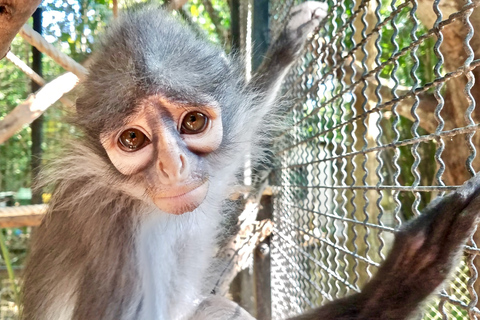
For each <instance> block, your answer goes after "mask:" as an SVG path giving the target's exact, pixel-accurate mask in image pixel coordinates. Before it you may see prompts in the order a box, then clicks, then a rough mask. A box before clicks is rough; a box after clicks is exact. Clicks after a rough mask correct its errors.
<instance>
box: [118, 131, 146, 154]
mask: <svg viewBox="0 0 480 320" xmlns="http://www.w3.org/2000/svg"><path fill="white" fill-rule="evenodd" d="M149 143H150V140H149V139H148V137H147V136H146V135H145V134H144V133H143V132H142V131H140V130H138V129H133V128H132V129H127V130H125V131H123V132H122V134H121V135H120V137H118V145H119V147H120V148H121V149H122V150H123V151H127V152H132V151H137V150H140V149H142V148H143V147H145V146H146V145H147V144H149Z"/></svg>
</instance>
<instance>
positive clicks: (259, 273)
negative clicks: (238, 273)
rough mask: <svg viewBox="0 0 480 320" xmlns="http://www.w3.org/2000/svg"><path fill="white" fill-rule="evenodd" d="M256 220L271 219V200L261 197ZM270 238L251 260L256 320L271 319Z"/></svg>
mask: <svg viewBox="0 0 480 320" xmlns="http://www.w3.org/2000/svg"><path fill="white" fill-rule="evenodd" d="M260 205H261V208H260V210H259V211H258V216H257V220H263V219H271V218H272V212H273V198H272V196H271V195H263V196H262V199H261V200H260ZM270 273H271V268H270V236H268V237H267V238H266V239H265V240H263V241H262V242H261V243H260V244H259V245H258V246H257V248H256V249H255V253H254V258H253V276H254V283H255V302H256V311H257V319H258V320H271V319H272V287H271V283H270V280H271V278H270Z"/></svg>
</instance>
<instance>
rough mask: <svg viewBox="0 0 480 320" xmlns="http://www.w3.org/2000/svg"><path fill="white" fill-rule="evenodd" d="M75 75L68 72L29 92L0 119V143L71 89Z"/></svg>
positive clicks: (74, 82) (75, 81)
mask: <svg viewBox="0 0 480 320" xmlns="http://www.w3.org/2000/svg"><path fill="white" fill-rule="evenodd" d="M78 81H79V79H78V77H77V76H76V75H74V74H73V73H71V72H68V73H66V74H64V75H61V76H60V77H58V78H56V79H55V80H52V81H51V82H50V83H48V84H46V85H45V86H44V87H43V88H41V89H40V90H39V91H38V92H36V93H35V94H31V95H30V96H29V97H28V98H27V99H26V100H25V101H24V102H23V103H21V104H19V105H18V106H16V107H15V109H13V110H12V111H11V112H10V113H9V114H7V116H6V117H5V118H4V119H3V120H2V121H0V144H2V143H4V142H5V141H6V140H8V139H9V138H10V137H11V136H13V135H14V134H15V133H16V132H17V131H19V130H20V129H22V127H23V126H24V125H25V124H29V123H31V122H32V121H33V120H35V119H37V118H38V117H39V116H40V115H41V114H42V113H43V112H45V110H47V109H48V107H50V106H51V105H52V104H54V103H55V102H56V101H57V100H59V99H60V98H61V97H62V96H63V95H64V94H65V93H67V92H69V91H71V90H72V89H73V88H74V87H75V86H76V85H77V83H78Z"/></svg>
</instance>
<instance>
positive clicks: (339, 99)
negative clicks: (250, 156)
mask: <svg viewBox="0 0 480 320" xmlns="http://www.w3.org/2000/svg"><path fill="white" fill-rule="evenodd" d="M296 3H297V2H296V1H290V0H271V1H270V12H271V19H270V30H271V35H272V37H273V38H275V37H276V36H278V34H279V33H280V32H281V31H282V30H283V27H284V25H285V22H286V19H288V12H289V10H290V9H291V8H292V7H293V6H294V5H295V4H296ZM328 3H329V8H330V9H329V13H328V15H327V18H326V19H325V20H324V21H323V22H322V23H321V24H320V26H319V28H318V30H317V31H316V32H315V34H313V35H312V37H311V39H310V41H309V43H308V44H307V45H306V49H305V55H304V56H303V58H302V59H301V60H300V61H299V62H298V63H297V64H296V65H295V66H294V67H293V68H292V71H291V72H290V74H289V75H288V76H287V78H286V80H285V83H284V95H285V99H286V100H287V101H288V102H289V103H290V106H289V108H288V109H287V111H286V113H287V116H288V117H289V118H290V119H289V120H290V123H291V124H292V125H291V127H289V128H287V130H285V131H284V132H280V133H279V134H278V137H277V140H276V143H275V146H274V148H275V149H274V150H273V153H274V155H275V159H274V163H273V164H272V167H273V170H272V174H271V177H270V183H271V185H272V188H273V191H274V200H275V201H274V220H275V233H274V238H273V241H272V251H271V252H272V299H273V305H272V307H273V316H274V319H284V318H286V317H287V316H291V315H294V314H298V313H300V312H302V311H304V310H307V309H310V308H313V307H315V306H318V305H321V304H323V303H325V302H328V301H331V300H333V299H335V298H338V297H342V296H345V295H347V294H349V293H352V292H357V291H359V290H360V288H361V287H362V286H363V285H364V284H365V283H366V282H367V281H368V280H369V279H370V278H371V277H372V275H373V274H375V272H376V270H377V268H378V266H379V265H380V264H381V262H382V261H383V260H384V259H385V256H386V253H387V252H388V250H389V249H390V247H391V244H392V241H393V234H394V232H395V230H396V229H398V227H399V226H400V225H401V224H402V223H403V222H405V221H406V220H409V219H411V218H413V217H415V216H417V215H419V214H420V212H421V210H422V208H423V207H424V206H425V205H426V204H428V202H430V201H431V200H432V199H433V198H434V197H435V196H437V195H443V194H444V193H445V192H448V191H451V190H455V189H456V188H457V187H458V186H459V185H460V184H461V183H463V181H465V180H466V179H468V178H469V177H471V176H472V175H474V173H475V171H478V169H479V168H480V160H479V159H477V157H476V152H477V146H478V145H479V144H480V138H479V137H478V134H476V131H477V130H479V129H480V124H479V120H480V112H479V111H476V109H475V106H476V102H477V101H476V100H475V97H476V96H475V94H474V89H473V90H472V88H473V86H474V83H475V72H474V69H475V68H476V67H477V66H478V65H480V60H479V59H478V57H475V55H474V52H475V51H477V52H479V51H478V50H480V48H472V45H471V43H470V40H471V39H472V36H473V33H474V29H475V27H476V25H473V24H472V22H471V21H470V16H471V15H472V12H474V11H475V10H480V9H477V7H478V6H479V5H480V0H474V1H472V0H471V1H466V2H465V3H464V4H463V5H458V4H457V5H458V7H457V8H456V10H451V9H448V8H446V6H445V4H446V5H448V1H447V0H442V1H440V0H434V1H432V2H417V1H416V0H405V1H401V2H400V1H397V0H375V1H372V0H357V1H355V0H347V1H340V0H330V1H329V2H328ZM425 3H429V6H430V7H425ZM455 3H457V2H455ZM422 6H423V7H422ZM427 10H430V11H431V12H430V13H427V12H426V11H427ZM447 10H450V11H447ZM427 14H429V15H430V16H429V17H426V16H425V15H427ZM429 19H430V20H429ZM459 26H460V27H461V28H459ZM455 28H459V29H455ZM452 30H453V31H458V32H457V34H460V36H461V38H460V42H459V49H460V50H461V54H460V55H459V57H460V58H458V59H457V60H459V61H452V60H451V58H450V56H449V55H451V51H452V50H450V51H449V49H451V48H450V47H449V46H451V41H452V39H451V38H449V35H450V32H451V31H452ZM462 46H463V47H462ZM477 83H478V79H477ZM459 86H460V87H459ZM454 88H457V89H458V88H459V90H456V91H455V92H456V93H458V92H460V96H459V95H456V96H453V97H452V92H453V91H452V90H453V89H454ZM462 91H463V93H462ZM452 112H453V113H452ZM475 241H477V240H476V237H472V238H471V239H470V242H469V244H468V246H466V249H465V254H464V259H463V260H462V263H461V265H460V266H459V267H458V269H457V271H456V273H455V276H454V277H453V279H452V282H451V283H450V284H448V285H446V286H445V288H444V290H442V291H441V292H440V293H439V294H437V296H436V298H435V300H434V301H433V302H431V303H430V304H429V305H428V306H427V307H426V309H425V310H426V311H425V314H424V319H450V318H462V319H464V318H465V319H466V318H469V319H476V317H479V316H480V312H479V309H478V307H477V305H478V297H477V295H478V290H479V288H480V286H478V287H475V280H476V278H477V268H478V267H479V266H480V265H478V262H476V260H474V259H475V257H476V256H477V255H479V254H480V249H478V248H477V246H478V243H475ZM477 260H478V259H477Z"/></svg>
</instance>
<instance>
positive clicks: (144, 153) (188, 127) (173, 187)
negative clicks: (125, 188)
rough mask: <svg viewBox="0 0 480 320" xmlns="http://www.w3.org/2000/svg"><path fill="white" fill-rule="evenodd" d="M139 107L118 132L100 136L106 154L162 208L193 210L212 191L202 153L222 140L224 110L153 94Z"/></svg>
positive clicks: (172, 211)
mask: <svg viewBox="0 0 480 320" xmlns="http://www.w3.org/2000/svg"><path fill="white" fill-rule="evenodd" d="M139 110H140V111H139V112H137V113H136V114H134V115H132V116H131V117H129V119H128V120H127V122H126V124H125V125H124V126H122V127H121V128H120V129H119V130H116V131H115V132H106V133H102V134H101V140H102V145H103V147H104V148H105V150H106V151H107V154H108V157H109V158H110V160H111V162H112V163H113V165H114V166H115V168H116V169H117V170H118V171H119V172H120V173H122V174H124V175H126V176H137V177H140V178H141V179H139V180H140V181H142V183H143V186H142V187H143V188H144V190H143V191H144V192H143V193H145V194H147V195H148V196H149V197H150V198H151V199H152V201H153V202H154V203H155V205H156V206H157V207H158V208H159V209H160V210H162V211H164V212H167V213H172V214H177V215H179V214H183V213H186V212H190V211H193V210H195V209H196V208H197V207H198V206H199V205H200V204H201V203H202V202H203V200H204V199H205V197H206V195H207V191H208V171H207V167H206V163H205V161H204V158H203V157H204V155H206V154H208V153H210V152H213V151H215V150H216V149H217V148H218V147H219V146H220V144H221V142H222V135H223V127H222V121H221V111H220V108H219V107H218V106H216V105H214V104H210V105H201V106H198V105H196V106H190V105H188V104H179V103H177V102H172V101H169V100H167V99H165V98H163V97H161V96H157V95H155V96H150V97H148V98H146V99H144V100H143V101H141V103H140V108H139Z"/></svg>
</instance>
